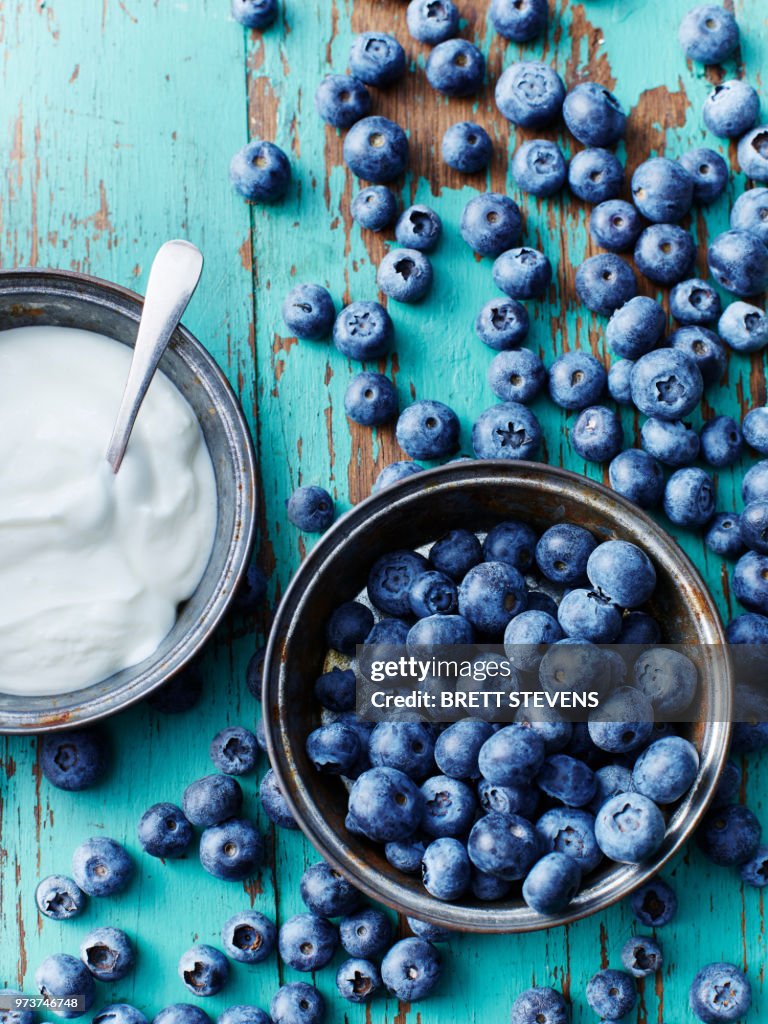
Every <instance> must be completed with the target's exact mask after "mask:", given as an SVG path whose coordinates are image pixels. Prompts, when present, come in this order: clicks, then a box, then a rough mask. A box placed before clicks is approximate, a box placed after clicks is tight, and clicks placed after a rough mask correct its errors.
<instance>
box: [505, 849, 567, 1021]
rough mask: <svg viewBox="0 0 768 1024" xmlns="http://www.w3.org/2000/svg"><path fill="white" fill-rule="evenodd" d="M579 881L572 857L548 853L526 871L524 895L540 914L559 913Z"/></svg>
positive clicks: (531, 906)
mask: <svg viewBox="0 0 768 1024" xmlns="http://www.w3.org/2000/svg"><path fill="white" fill-rule="evenodd" d="M580 884H581V869H580V867H579V865H578V864H577V863H576V861H575V860H574V859H573V858H572V857H569V856H568V854H567V853H557V852H553V853H547V854H545V856H543V857H542V858H541V860H538V861H536V863H535V864H534V865H533V867H532V868H531V870H530V871H529V872H528V874H527V875H526V878H525V881H524V882H523V899H524V900H525V902H526V903H527V904H528V906H529V907H530V908H531V909H532V910H535V911H536V912H537V913H539V914H559V913H560V912H561V911H563V910H565V908H566V907H567V906H568V904H569V903H570V902H571V900H572V899H573V898H574V896H575V895H576V894H577V892H578V891H579V885H580ZM513 1019H514V1011H513ZM536 1019H539V1018H538V1017H537V1018H536ZM543 1019H546V1018H543Z"/></svg>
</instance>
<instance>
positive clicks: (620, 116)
mask: <svg viewBox="0 0 768 1024" xmlns="http://www.w3.org/2000/svg"><path fill="white" fill-rule="evenodd" d="M563 118H564V120H565V124H566V127H567V128H568V131H569V132H570V133H571V135H573V137H574V138H576V139H578V140H579V142H583V143H584V145H585V146H601V147H602V146H612V145H614V144H615V143H617V142H618V141H619V139H620V138H621V137H622V136H623V134H624V129H625V128H626V124H627V117H626V114H625V113H624V111H623V110H622V109H621V104H620V103H619V101H618V100H617V99H616V97H615V96H614V95H613V93H611V92H609V91H608V90H607V89H606V88H605V87H604V86H602V85H599V84H598V83H597V82H581V83H579V85H576V86H574V87H573V89H571V90H570V92H569V93H568V94H567V96H566V97H565V100H564V102H563Z"/></svg>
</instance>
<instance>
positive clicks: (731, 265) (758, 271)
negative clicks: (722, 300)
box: [707, 230, 768, 298]
mask: <svg viewBox="0 0 768 1024" xmlns="http://www.w3.org/2000/svg"><path fill="white" fill-rule="evenodd" d="M707 262H708V263H709V269H710V271H711V273H712V276H713V277H714V279H715V280H716V281H717V283H718V284H719V285H720V286H721V287H723V288H725V289H726V290H727V291H729V292H733V293H734V295H738V296H739V297H740V298H746V297H749V296H750V295H759V294H760V293H761V292H764V291H765V290H766V288H768V247H766V246H765V245H763V243H762V241H761V240H760V238H759V237H758V236H757V235H753V234H752V232H751V231H742V230H736V231H734V230H730V231H723V232H722V234H719V235H717V237H716V238H715V240H714V241H713V242H712V243H711V245H710V246H709V249H708V250H707Z"/></svg>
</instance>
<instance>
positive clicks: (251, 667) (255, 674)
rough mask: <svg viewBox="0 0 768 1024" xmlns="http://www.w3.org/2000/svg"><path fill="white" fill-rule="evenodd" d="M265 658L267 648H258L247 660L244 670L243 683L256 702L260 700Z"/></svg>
mask: <svg viewBox="0 0 768 1024" xmlns="http://www.w3.org/2000/svg"><path fill="white" fill-rule="evenodd" d="M266 656H267V648H266V647H260V648H259V649H258V650H257V651H255V652H254V653H253V654H252V655H251V657H250V658H249V659H248V664H247V665H246V668H245V683H246V686H247V687H248V692H249V693H250V694H251V695H252V696H254V697H255V698H256V700H258V701H260V700H261V685H262V681H263V677H264V661H265V659H266Z"/></svg>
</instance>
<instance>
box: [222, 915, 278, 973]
mask: <svg viewBox="0 0 768 1024" xmlns="http://www.w3.org/2000/svg"><path fill="white" fill-rule="evenodd" d="M276 942H277V929H276V928H275V925H274V922H273V921H270V919H269V918H268V917H265V916H264V914H260V913H259V911H258V910H243V911H241V912H240V913H239V914H234V915H233V916H232V917H230V918H229V919H228V920H227V921H226V922H225V924H224V927H223V928H222V930H221V944H222V946H223V947H224V951H225V953H226V954H227V956H228V957H230V958H231V959H232V960H236V961H237V962H238V963H241V964H259V963H261V961H262V960H266V959H267V957H268V956H270V955H271V953H272V951H273V950H274V948H275V943H276Z"/></svg>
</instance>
